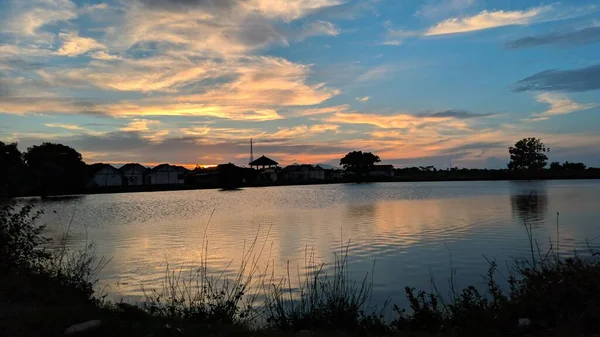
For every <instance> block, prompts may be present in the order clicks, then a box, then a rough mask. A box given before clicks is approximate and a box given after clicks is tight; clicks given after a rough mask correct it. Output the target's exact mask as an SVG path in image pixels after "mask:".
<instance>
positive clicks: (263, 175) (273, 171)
mask: <svg viewBox="0 0 600 337" xmlns="http://www.w3.org/2000/svg"><path fill="white" fill-rule="evenodd" d="M280 171H281V168H279V167H269V168H265V169H261V170H259V171H258V180H260V181H270V182H275V181H277V178H278V176H279V172H280Z"/></svg>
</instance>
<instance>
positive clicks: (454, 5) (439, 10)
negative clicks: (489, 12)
mask: <svg viewBox="0 0 600 337" xmlns="http://www.w3.org/2000/svg"><path fill="white" fill-rule="evenodd" d="M474 4H475V0H442V1H437V2H429V3H427V4H425V5H423V6H421V8H419V10H417V11H416V12H415V15H416V16H424V17H427V18H435V17H439V16H443V15H448V13H454V12H459V11H462V10H465V9H467V8H469V7H471V6H473V5H474Z"/></svg>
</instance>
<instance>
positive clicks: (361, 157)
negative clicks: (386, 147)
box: [340, 151, 381, 174]
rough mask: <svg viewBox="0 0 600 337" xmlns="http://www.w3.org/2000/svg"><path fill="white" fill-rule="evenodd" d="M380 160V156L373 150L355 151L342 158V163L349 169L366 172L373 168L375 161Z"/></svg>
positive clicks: (355, 171)
mask: <svg viewBox="0 0 600 337" xmlns="http://www.w3.org/2000/svg"><path fill="white" fill-rule="evenodd" d="M380 161H381V159H379V156H376V155H374V154H372V153H371V152H364V153H363V152H362V151H353V152H349V153H348V154H347V155H345V156H344V158H342V159H340V165H341V166H342V167H343V168H344V169H345V170H347V171H350V172H354V173H356V174H365V173H367V172H369V171H371V170H372V169H373V167H374V166H375V163H379V162H380Z"/></svg>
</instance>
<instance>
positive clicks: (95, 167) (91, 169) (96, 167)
mask: <svg viewBox="0 0 600 337" xmlns="http://www.w3.org/2000/svg"><path fill="white" fill-rule="evenodd" d="M105 168H109V169H113V170H115V171H119V170H118V169H117V168H116V167H114V166H112V165H110V164H105V163H96V164H91V165H88V167H87V174H88V175H90V176H93V175H95V174H96V173H98V172H100V171H101V170H102V169H105Z"/></svg>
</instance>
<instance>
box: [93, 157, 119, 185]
mask: <svg viewBox="0 0 600 337" xmlns="http://www.w3.org/2000/svg"><path fill="white" fill-rule="evenodd" d="M87 173H88V183H87V185H88V186H89V187H107V186H122V185H123V174H121V171H119V170H118V169H117V168H115V167H114V166H112V165H109V164H103V163H98V164H92V165H89V166H88V170H87Z"/></svg>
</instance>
